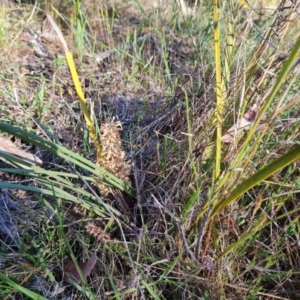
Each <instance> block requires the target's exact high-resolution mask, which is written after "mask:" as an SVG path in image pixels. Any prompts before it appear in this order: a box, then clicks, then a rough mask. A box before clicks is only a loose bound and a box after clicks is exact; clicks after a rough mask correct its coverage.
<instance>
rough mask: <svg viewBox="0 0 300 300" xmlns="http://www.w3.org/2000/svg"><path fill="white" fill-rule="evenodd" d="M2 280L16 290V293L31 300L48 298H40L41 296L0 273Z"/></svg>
mask: <svg viewBox="0 0 300 300" xmlns="http://www.w3.org/2000/svg"><path fill="white" fill-rule="evenodd" d="M0 280H1V281H3V282H5V283H6V284H8V285H9V286H11V287H12V288H14V289H15V290H16V291H18V292H20V293H22V294H24V295H26V296H28V297H30V298H31V299H34V300H47V298H45V297H43V296H40V295H38V294H36V293H34V292H32V291H30V290H28V289H26V288H25V287H23V286H21V285H19V284H17V283H15V282H14V281H12V280H11V279H9V278H8V277H7V276H6V275H5V274H3V273H1V272H0Z"/></svg>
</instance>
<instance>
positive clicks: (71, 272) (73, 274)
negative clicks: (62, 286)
mask: <svg viewBox="0 0 300 300" xmlns="http://www.w3.org/2000/svg"><path fill="white" fill-rule="evenodd" d="M96 262H97V255H96V252H93V253H92V254H91V257H90V258H89V259H88V260H87V261H86V262H84V263H78V265H79V267H80V270H81V272H82V275H83V276H84V277H85V278H86V277H87V276H89V274H90V273H91V271H92V270H93V268H94V266H95V264H96ZM63 281H65V282H69V283H72V281H74V282H75V283H77V284H79V283H80V282H81V276H80V274H79V272H78V270H77V268H76V266H75V264H74V262H73V261H72V260H71V259H66V261H64V264H63Z"/></svg>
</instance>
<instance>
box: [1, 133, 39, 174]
mask: <svg viewBox="0 0 300 300" xmlns="http://www.w3.org/2000/svg"><path fill="white" fill-rule="evenodd" d="M0 152H2V153H5V154H8V155H11V156H15V157H17V158H21V159H23V160H24V161H26V162H29V163H31V164H34V165H39V166H41V165H42V164H43V162H42V160H40V159H39V158H38V157H37V156H36V155H33V154H31V153H28V152H26V151H24V150H21V149H19V148H18V147H17V146H16V145H15V144H14V143H13V142H12V141H11V140H10V139H8V138H6V137H3V136H0ZM1 159H2V160H4V161H6V160H5V159H4V158H1ZM6 162H8V161H6ZM8 163H9V162H8ZM19 166H20V167H22V168H25V169H28V168H29V167H28V166H25V165H22V164H20V165H19Z"/></svg>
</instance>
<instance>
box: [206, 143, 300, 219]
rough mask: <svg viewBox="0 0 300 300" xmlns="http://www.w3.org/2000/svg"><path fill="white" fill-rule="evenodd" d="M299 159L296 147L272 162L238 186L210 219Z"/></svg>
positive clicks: (214, 209) (214, 210)
mask: <svg viewBox="0 0 300 300" xmlns="http://www.w3.org/2000/svg"><path fill="white" fill-rule="evenodd" d="M299 158H300V146H296V147H294V148H293V149H291V150H290V151H288V152H287V153H285V154H284V155H282V156H281V157H279V158H277V159H276V160H274V161H272V162H271V163H269V164H268V165H266V166H265V167H263V168H262V169H260V170H259V171H258V172H256V173H255V174H253V175H252V176H251V177H250V178H248V179H247V180H245V181H244V182H242V183H241V184H240V185H238V186H237V187H236V188H235V189H234V190H233V191H232V192H231V194H230V195H229V196H228V197H227V198H225V199H224V200H222V201H220V202H219V203H217V204H216V205H215V207H214V208H213V210H212V213H211V215H210V219H213V217H214V216H216V215H217V214H218V213H219V212H220V211H221V210H222V209H223V208H225V207H226V206H228V205H229V204H230V203H231V202H233V201H235V200H236V199H237V198H238V197H240V196H242V195H243V194H244V193H246V192H247V191H248V190H250V189H251V188H253V187H254V186H256V185H257V184H259V183H260V182H262V181H263V180H264V179H266V178H268V177H270V176H271V175H273V174H274V173H276V172H278V171H279V170H281V169H282V168H284V167H286V166H288V165H290V164H291V163H293V162H294V161H296V160H298V159H299Z"/></svg>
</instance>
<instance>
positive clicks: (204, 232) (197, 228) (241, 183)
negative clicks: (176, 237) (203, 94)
mask: <svg viewBox="0 0 300 300" xmlns="http://www.w3.org/2000/svg"><path fill="white" fill-rule="evenodd" d="M219 5H220V4H219ZM213 6H214V9H213V22H214V37H215V40H214V47H215V72H216V87H215V91H216V105H215V116H216V120H215V124H216V126H217V129H216V134H215V141H214V144H215V152H214V156H215V159H214V160H211V161H214V162H215V163H214V165H213V173H212V174H213V177H212V178H213V180H212V186H211V189H209V194H208V197H207V199H206V202H205V203H204V204H203V206H202V207H201V208H200V210H199V211H198V217H197V218H196V221H195V223H194V230H192V232H191V236H193V237H194V238H195V240H196V241H195V243H194V245H196V247H195V254H196V257H200V258H202V259H203V256H204V257H205V255H206V253H207V248H208V244H209V243H210V239H211V245H214V246H213V248H214V251H216V252H215V253H216V266H218V282H219V283H220V287H221V290H222V292H223V293H224V289H225V286H226V284H228V281H227V279H225V278H226V276H224V268H228V270H229V269H230V270H232V271H231V272H233V273H234V272H237V270H236V268H235V267H233V266H232V265H231V263H233V261H234V260H235V257H236V255H237V253H239V255H241V256H239V257H242V255H245V253H246V251H247V249H246V248H245V245H247V244H248V246H250V245H251V243H252V242H251V241H253V238H254V237H256V236H259V234H260V233H261V232H262V231H263V230H264V228H266V227H268V226H271V225H272V222H273V221H272V220H271V219H270V216H269V214H268V210H264V209H263V208H262V207H261V206H262V202H261V200H259V199H260V197H259V196H254V200H255V199H257V203H253V212H252V217H251V212H247V216H248V217H247V218H249V220H248V222H249V223H248V222H247V224H248V230H247V232H244V233H243V234H242V235H239V233H238V230H237V228H238V227H239V226H238V225H236V224H235V222H238V221H237V219H236V217H233V216H234V215H236V212H234V211H236V210H238V211H239V212H241V214H245V212H243V211H244V208H243V207H242V206H241V203H242V202H241V201H242V200H243V199H245V198H247V196H248V195H249V193H251V194H254V195H257V194H259V191H260V190H264V189H265V186H266V185H269V183H268V182H269V181H270V180H271V181H272V179H271V178H272V176H274V174H278V172H280V171H281V170H282V169H284V168H286V167H287V166H289V165H292V164H293V163H294V162H295V161H297V160H298V159H299V158H300V146H299V143H297V142H295V141H294V142H293V143H292V144H294V145H292V146H289V145H290V143H289V142H288V141H286V146H287V147H285V148H286V150H285V151H281V153H280V154H278V155H276V158H275V159H268V161H265V160H264V159H259V167H258V168H257V169H254V170H253V163H254V164H255V161H257V159H258V158H257V153H259V152H260V151H261V149H264V147H266V146H265V145H266V144H265V139H268V137H269V134H270V132H272V131H273V129H272V125H271V124H272V121H274V119H275V117H278V116H279V115H280V114H281V113H284V112H285V111H287V110H288V109H290V108H291V107H293V106H296V105H297V104H298V103H299V96H296V97H294V98H293V97H292V98H290V99H288V100H287V95H289V92H290V91H291V88H292V86H293V84H294V82H295V81H296V80H297V74H298V73H296V72H295V69H294V67H295V66H296V65H297V64H296V61H297V57H298V56H299V50H300V38H299V35H298V34H297V40H296V41H295V42H294V43H293V48H292V49H291V51H290V52H289V54H288V55H286V57H285V59H284V60H280V59H278V56H277V55H276V51H273V55H269V56H268V60H266V61H264V62H262V61H263V60H262V58H263V57H264V56H265V55H266V53H270V52H271V51H270V47H271V46H270V45H272V42H271V41H272V40H273V38H274V36H273V33H272V32H271V30H267V31H266V34H265V36H262V37H261V42H260V43H259V44H258V47H257V49H256V50H255V51H253V54H252V59H250V60H249V61H248V65H245V67H244V68H243V70H242V72H241V73H240V74H241V75H240V76H241V77H240V80H237V79H235V80H236V81H235V82H237V84H236V85H234V83H233V80H232V78H231V79H230V77H228V75H229V76H230V74H233V71H234V70H233V69H232V68H233V66H234V65H233V64H232V62H233V61H234V60H235V59H236V56H235V55H237V54H238V53H234V52H233V51H232V46H233V42H234V41H233V37H234V36H233V35H232V34H233V32H232V30H231V29H232V26H233V25H232V24H233V23H234V22H233V15H234V13H233V12H234V11H236V10H237V9H240V8H241V7H239V6H238V5H237V4H234V2H231V1H230V3H228V5H227V4H223V6H222V9H221V6H218V1H216V0H215V1H213ZM285 9H287V8H285ZM288 9H290V11H289V12H286V10H284V6H283V4H282V5H281V6H279V7H278V10H277V12H275V13H278V14H279V13H280V12H283V11H284V13H286V20H287V22H289V21H290V22H291V23H289V24H292V21H291V20H292V19H293V18H294V17H295V16H294V15H293V11H294V10H293V9H295V7H294V6H292V7H290V8H288ZM220 10H221V11H222V14H223V17H224V18H225V19H226V20H227V29H228V30H227V35H229V37H228V36H227V38H226V32H225V31H220V25H219V24H220V22H221V21H220V16H219V11H220ZM275 13H274V15H275ZM274 20H275V21H274V22H273V24H272V25H271V27H275V28H277V27H276V22H278V19H277V18H274ZM223 28H226V26H223ZM278 28H279V26H278ZM294 30H295V29H294V28H293V26H292V25H287V24H286V25H285V26H283V27H282V28H280V33H281V34H282V35H281V40H282V41H283V40H284V39H285V38H286V36H288V35H290V34H291V32H293V31H294ZM244 34H245V35H246V33H244ZM229 40H230V41H231V42H230V43H228V41H229ZM225 41H226V42H227V46H226V47H222V46H221V43H222V42H223V43H224V42H225ZM283 44H284V43H283V42H282V43H279V44H278V45H277V47H278V48H279V47H282V46H283ZM222 48H223V49H225V51H223V52H222V51H221V50H220V49H222ZM229 48H230V49H229ZM276 60H277V64H276V65H275V67H276V76H272V78H271V79H267V78H268V74H270V73H272V72H274V61H276ZM221 62H222V64H221ZM260 64H263V66H264V67H263V68H265V69H264V71H262V70H260ZM235 67H236V65H235ZM230 68H231V69H230ZM272 74H273V73H272ZM231 76H232V75H231ZM293 76H294V77H293ZM274 77H275V79H274ZM242 79H243V80H242ZM253 83H255V92H254V93H251V90H250V87H251V86H252V88H253ZM234 89H236V90H235V92H237V91H238V92H239V93H241V94H240V98H239V99H238V100H236V103H235V108H236V112H239V113H240V115H239V116H238V117H236V120H237V119H239V118H241V115H243V114H244V112H245V107H247V106H248V107H249V106H251V105H253V103H254V102H253V100H254V96H253V94H255V95H256V96H257V94H258V93H259V92H261V93H262V94H263V97H261V98H262V100H260V101H258V102H255V107H256V109H255V111H253V114H254V116H255V117H254V118H253V119H252V120H251V122H250V123H251V126H250V127H249V126H248V125H247V128H245V129H247V131H248V132H247V134H246V136H245V138H243V139H242V140H240V139H238V131H239V130H240V129H239V128H238V127H239V126H237V125H236V126H235V127H232V128H233V130H232V132H231V133H232V135H231V138H232V137H233V138H232V140H231V141H230V143H231V147H230V149H229V150H228V144H225V143H224V142H222V132H223V135H224V134H226V130H224V129H223V128H224V123H225V122H226V119H224V113H223V108H224V106H225V105H228V103H230V101H232V100H231V98H230V97H232V95H233V93H232V91H233V90H234ZM235 95H238V93H236V94H235ZM239 122H240V119H239V120H238V121H236V123H237V124H239ZM262 123H263V126H262ZM258 129H259V130H258ZM295 136H297V132H295ZM286 138H287V139H289V137H286ZM223 141H225V139H224V138H223ZM282 144H284V142H282ZM266 150H267V149H266ZM267 151H268V150H267ZM282 152H283V153H282ZM228 155H230V159H228ZM222 161H226V162H227V164H226V165H225V166H226V167H223V168H222V167H221V162H222ZM276 184H279V185H280V184H281V183H276ZM271 193H272V192H271ZM200 194H201V191H199V190H198V191H196V193H195V194H194V195H192V197H191V198H190V199H189V200H188V201H187V205H188V207H186V209H185V210H184V213H186V211H187V210H188V208H190V207H191V203H193V201H196V200H197V199H199V196H200ZM256 197H257V198H256ZM271 199H272V198H271ZM271 205H275V202H274V203H273V204H271ZM284 205H285V204H283V203H281V204H280V205H279V206H278V210H279V207H280V208H281V207H282V206H284ZM298 211H299V207H295V208H294V209H293V210H291V211H286V212H285V213H282V214H278V215H276V216H275V220H277V221H280V220H282V219H285V218H287V217H288V216H290V215H293V214H294V213H296V212H298ZM259 212H260V213H259ZM254 216H255V217H254ZM253 217H254V218H253ZM233 219H235V221H234V220H233ZM250 220H251V221H250ZM274 222H275V221H274ZM291 222H293V221H291ZM222 227H226V228H229V230H230V231H231V234H232V235H233V236H235V242H232V243H229V244H228V242H224V237H220V236H221V235H222V234H221V233H220V230H221V231H222V229H221V228H222ZM271 238H272V237H271ZM274 238H275V239H276V237H274ZM226 244H227V246H226ZM245 258H246V261H248V262H249V260H247V257H245ZM256 259H258V260H259V257H256V258H254V260H256ZM224 264H227V267H226V266H225V265H224ZM233 270H234V271H233ZM280 273H281V272H280V271H278V274H280ZM235 274H236V275H237V276H238V274H239V273H235ZM279 276H284V274H283V273H282V275H279ZM259 278H260V277H259ZM262 294H263V293H262Z"/></svg>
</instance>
